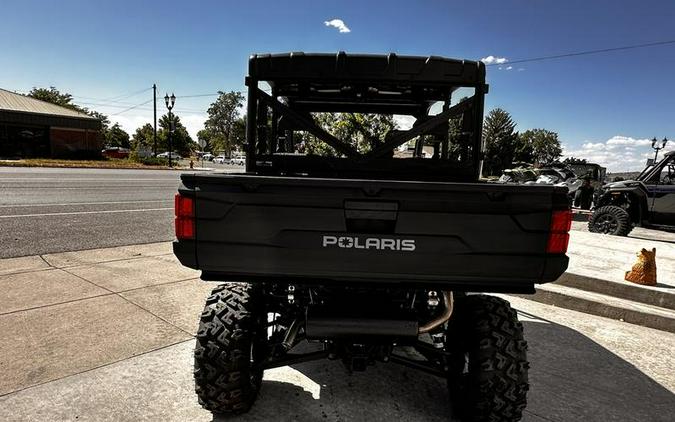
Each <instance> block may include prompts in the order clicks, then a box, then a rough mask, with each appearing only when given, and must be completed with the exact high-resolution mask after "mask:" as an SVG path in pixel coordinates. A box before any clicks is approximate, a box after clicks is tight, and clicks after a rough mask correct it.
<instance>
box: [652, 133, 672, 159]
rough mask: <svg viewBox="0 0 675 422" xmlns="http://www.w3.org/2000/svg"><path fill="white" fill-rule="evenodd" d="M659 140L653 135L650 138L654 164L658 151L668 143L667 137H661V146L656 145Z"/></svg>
mask: <svg viewBox="0 0 675 422" xmlns="http://www.w3.org/2000/svg"><path fill="white" fill-rule="evenodd" d="M658 143H659V140H658V139H656V137H654V138H653V139H652V148H653V149H654V164H656V158H657V157H658V156H659V151H661V150H662V149H663V148H665V147H666V144H667V143H668V138H663V139H662V140H661V146H658Z"/></svg>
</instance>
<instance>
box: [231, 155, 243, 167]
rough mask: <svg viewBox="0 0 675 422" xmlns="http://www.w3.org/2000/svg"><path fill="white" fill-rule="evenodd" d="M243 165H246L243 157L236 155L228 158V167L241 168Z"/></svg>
mask: <svg viewBox="0 0 675 422" xmlns="http://www.w3.org/2000/svg"><path fill="white" fill-rule="evenodd" d="M244 164H246V156H244V155H237V156H234V157H232V158H230V165H232V166H243V165H244Z"/></svg>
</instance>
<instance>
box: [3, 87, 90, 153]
mask: <svg viewBox="0 0 675 422" xmlns="http://www.w3.org/2000/svg"><path fill="white" fill-rule="evenodd" d="M102 148H103V138H102V136H101V121H100V120H98V119H96V118H94V117H91V116H89V115H87V114H84V113H80V112H78V111H75V110H71V109H69V108H66V107H61V106H57V105H55V104H51V103H47V102H45V101H40V100H36V99H35V98H31V97H27V96H25V95H21V94H16V93H14V92H10V91H6V90H4V89H0V158H31V157H55V158H93V157H100V155H101V149H102Z"/></svg>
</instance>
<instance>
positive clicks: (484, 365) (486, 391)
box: [446, 295, 529, 422]
mask: <svg viewBox="0 0 675 422" xmlns="http://www.w3.org/2000/svg"><path fill="white" fill-rule="evenodd" d="M446 337H447V340H446V342H447V345H448V346H446V347H447V349H448V351H449V352H450V353H451V358H450V361H449V374H448V388H449V390H450V402H451V404H452V416H453V417H455V418H458V419H459V420H461V421H464V422H469V421H471V422H483V421H490V422H497V421H500V422H516V421H519V420H520V419H521V418H522V413H523V410H524V409H525V406H526V405H527V391H528V389H529V384H528V379H527V373H528V368H529V364H528V362H527V342H526V341H525V339H524V337H523V325H522V324H521V323H520V322H519V321H518V316H517V315H516V312H515V311H514V310H513V309H512V308H511V306H510V305H509V303H508V302H507V301H505V300H502V299H500V298H496V297H492V296H484V295H469V296H466V297H464V298H462V299H461V300H458V301H457V303H456V304H455V311H454V313H453V316H452V318H450V321H449V323H448V330H447V336H446Z"/></svg>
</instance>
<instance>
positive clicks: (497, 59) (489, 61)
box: [480, 56, 509, 64]
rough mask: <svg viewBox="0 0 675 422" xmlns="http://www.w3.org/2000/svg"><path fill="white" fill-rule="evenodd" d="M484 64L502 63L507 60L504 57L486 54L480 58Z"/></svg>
mask: <svg viewBox="0 0 675 422" xmlns="http://www.w3.org/2000/svg"><path fill="white" fill-rule="evenodd" d="M480 61H482V62H483V63H485V64H504V63H506V62H508V61H509V59H507V58H506V57H495V56H487V57H483V58H482V59H480Z"/></svg>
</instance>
